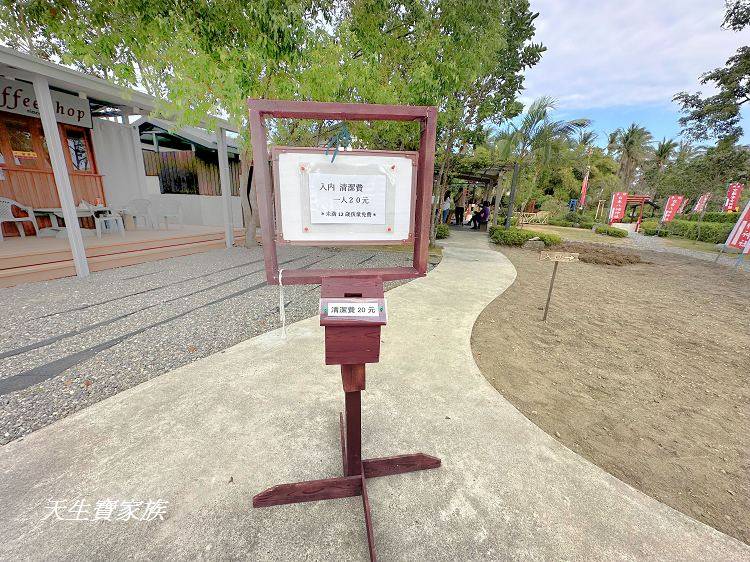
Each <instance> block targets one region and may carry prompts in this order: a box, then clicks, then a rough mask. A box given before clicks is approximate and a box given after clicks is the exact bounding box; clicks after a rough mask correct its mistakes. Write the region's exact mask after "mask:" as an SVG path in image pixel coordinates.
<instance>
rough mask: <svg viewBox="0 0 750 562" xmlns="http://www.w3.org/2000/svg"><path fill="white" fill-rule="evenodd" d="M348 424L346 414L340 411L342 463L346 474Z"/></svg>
mask: <svg viewBox="0 0 750 562" xmlns="http://www.w3.org/2000/svg"><path fill="white" fill-rule="evenodd" d="M345 432H346V426H345V425H344V414H343V413H341V412H339V439H340V440H341V464H342V468H343V471H344V474H346V472H347V470H346V433H345Z"/></svg>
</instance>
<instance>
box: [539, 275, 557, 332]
mask: <svg viewBox="0 0 750 562" xmlns="http://www.w3.org/2000/svg"><path fill="white" fill-rule="evenodd" d="M558 263H560V262H555V267H553V268H552V279H550V282H549V292H548V293H547V303H546V304H545V305H544V317H543V318H542V321H544V322H546V321H547V311H548V310H549V301H550V299H551V298H552V287H553V286H554V285H555V275H557V264H558Z"/></svg>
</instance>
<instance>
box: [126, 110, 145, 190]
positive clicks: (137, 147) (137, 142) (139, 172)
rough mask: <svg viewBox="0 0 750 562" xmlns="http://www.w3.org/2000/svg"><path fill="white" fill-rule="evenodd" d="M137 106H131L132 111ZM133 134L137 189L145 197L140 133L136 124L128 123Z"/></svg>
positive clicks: (134, 111)
mask: <svg viewBox="0 0 750 562" xmlns="http://www.w3.org/2000/svg"><path fill="white" fill-rule="evenodd" d="M138 111H139V110H138V108H133V113H136V114H137V113H138ZM128 126H129V127H130V130H131V133H132V135H133V151H134V152H135V173H136V176H137V178H138V191H139V192H140V196H141V197H147V195H148V184H147V183H146V165H145V164H144V163H143V149H142V148H141V133H140V131H139V130H138V127H137V126H136V125H128Z"/></svg>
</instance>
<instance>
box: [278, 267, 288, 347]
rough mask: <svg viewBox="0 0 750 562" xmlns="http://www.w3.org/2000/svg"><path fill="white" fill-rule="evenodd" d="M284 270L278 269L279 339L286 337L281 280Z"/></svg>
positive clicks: (282, 283)
mask: <svg viewBox="0 0 750 562" xmlns="http://www.w3.org/2000/svg"><path fill="white" fill-rule="evenodd" d="M283 272H284V270H283V269H279V320H280V321H281V337H282V338H283V339H287V337H286V307H285V306H284V302H285V299H284V282H283V280H282V275H283Z"/></svg>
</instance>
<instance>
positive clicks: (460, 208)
mask: <svg viewBox="0 0 750 562" xmlns="http://www.w3.org/2000/svg"><path fill="white" fill-rule="evenodd" d="M465 211H466V188H463V189H462V190H461V191H460V192H459V194H458V199H457V201H456V212H455V215H456V225H457V226H462V225H463V223H464V212H465Z"/></svg>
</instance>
